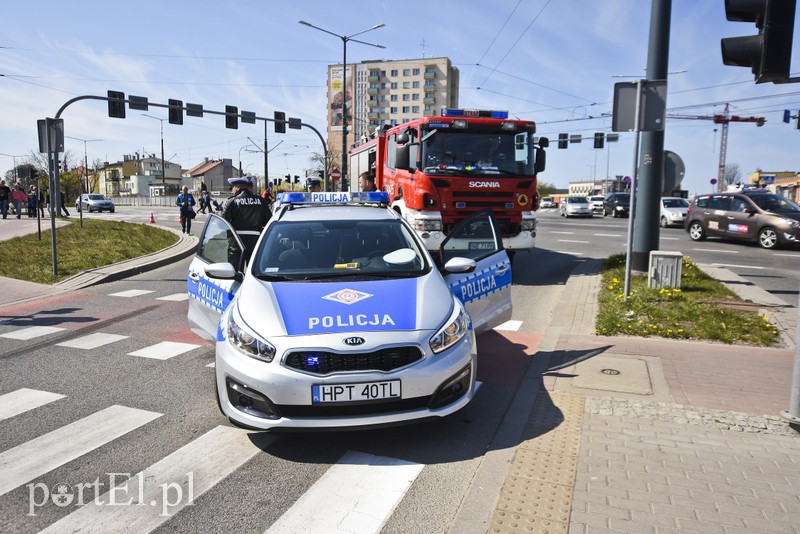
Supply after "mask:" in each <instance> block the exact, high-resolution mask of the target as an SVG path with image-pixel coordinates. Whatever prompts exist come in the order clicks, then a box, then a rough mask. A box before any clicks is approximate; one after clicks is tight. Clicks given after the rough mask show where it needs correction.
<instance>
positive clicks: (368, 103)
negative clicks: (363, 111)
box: [367, 98, 379, 108]
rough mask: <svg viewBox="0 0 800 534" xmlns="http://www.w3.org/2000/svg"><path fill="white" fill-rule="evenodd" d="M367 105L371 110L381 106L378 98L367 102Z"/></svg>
mask: <svg viewBox="0 0 800 534" xmlns="http://www.w3.org/2000/svg"><path fill="white" fill-rule="evenodd" d="M367 105H368V106H369V107H371V108H374V107H377V106H378V105H379V104H378V99H377V98H370V99H369V100H367Z"/></svg>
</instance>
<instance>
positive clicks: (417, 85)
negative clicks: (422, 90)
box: [411, 81, 419, 89]
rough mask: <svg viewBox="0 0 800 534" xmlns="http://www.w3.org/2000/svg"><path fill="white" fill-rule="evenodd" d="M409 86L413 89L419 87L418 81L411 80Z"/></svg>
mask: <svg viewBox="0 0 800 534" xmlns="http://www.w3.org/2000/svg"><path fill="white" fill-rule="evenodd" d="M411 87H413V88H414V89H419V81H416V82H411Z"/></svg>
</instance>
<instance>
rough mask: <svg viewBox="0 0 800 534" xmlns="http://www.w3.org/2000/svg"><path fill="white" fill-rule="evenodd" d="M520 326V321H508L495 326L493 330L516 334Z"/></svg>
mask: <svg viewBox="0 0 800 534" xmlns="http://www.w3.org/2000/svg"><path fill="white" fill-rule="evenodd" d="M521 326H522V321H517V320H514V319H512V320H510V321H506V322H504V323H503V324H500V325H497V326H495V327H494V329H495V330H507V331H511V332H516V331H517V330H519V328H520V327H521Z"/></svg>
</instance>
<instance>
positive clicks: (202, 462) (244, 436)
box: [42, 426, 261, 533]
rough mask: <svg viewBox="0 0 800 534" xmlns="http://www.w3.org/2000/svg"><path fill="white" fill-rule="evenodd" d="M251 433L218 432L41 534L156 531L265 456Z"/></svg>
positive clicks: (220, 428)
mask: <svg viewBox="0 0 800 534" xmlns="http://www.w3.org/2000/svg"><path fill="white" fill-rule="evenodd" d="M248 434H249V433H248V432H247V431H244V430H240V429H237V428H232V427H226V426H218V427H216V428H213V429H212V430H210V431H208V432H206V433H205V434H203V435H202V436H200V437H199V438H197V439H195V440H194V441H192V442H190V443H188V444H186V445H185V446H183V447H181V448H180V449H178V450H177V451H175V452H173V453H172V454H170V455H169V456H167V457H165V458H163V459H162V460H160V461H158V462H156V463H154V464H153V465H151V466H150V467H148V468H146V469H145V470H144V471H140V472H139V473H136V474H135V475H133V476H132V477H131V478H129V479H128V480H126V481H125V482H120V483H119V484H117V485H115V487H114V489H113V490H109V491H108V492H106V493H104V494H103V495H101V496H99V498H97V499H95V500H92V501H90V502H88V503H87V504H86V505H85V506H83V507H81V508H80V509H78V510H77V511H75V512H73V513H71V514H70V515H68V516H66V517H64V518H62V519H61V520H59V521H56V522H55V523H53V524H52V525H50V526H49V527H47V528H46V529H45V530H43V531H42V532H84V533H86V532H98V533H100V532H151V531H153V530H155V529H156V528H158V527H159V526H160V525H162V524H164V523H165V522H167V521H169V519H170V518H171V517H173V516H174V515H175V514H177V513H178V512H180V511H181V510H182V509H183V508H184V507H185V506H189V505H193V504H194V500H195V499H197V498H198V497H200V496H201V495H203V494H204V493H205V492H206V491H208V490H209V489H211V488H213V487H214V486H215V485H216V484H217V483H218V482H219V481H221V480H222V479H224V478H225V477H227V476H228V475H230V474H231V473H233V472H234V471H235V470H237V469H239V468H240V467H241V466H242V465H244V464H245V463H246V462H247V461H249V460H250V459H251V458H252V457H253V456H255V455H256V454H258V453H260V452H261V449H260V448H258V447H256V446H255V445H254V444H253V442H252V441H251V440H250V438H249V437H248ZM98 503H99V504H98ZM121 504H126V506H121Z"/></svg>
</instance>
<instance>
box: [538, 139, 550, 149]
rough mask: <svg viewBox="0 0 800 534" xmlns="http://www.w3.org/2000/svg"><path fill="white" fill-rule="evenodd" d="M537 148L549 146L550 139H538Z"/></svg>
mask: <svg viewBox="0 0 800 534" xmlns="http://www.w3.org/2000/svg"><path fill="white" fill-rule="evenodd" d="M539 146H540V147H542V148H547V147H549V146H550V139H548V138H547V137H540V138H539Z"/></svg>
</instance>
